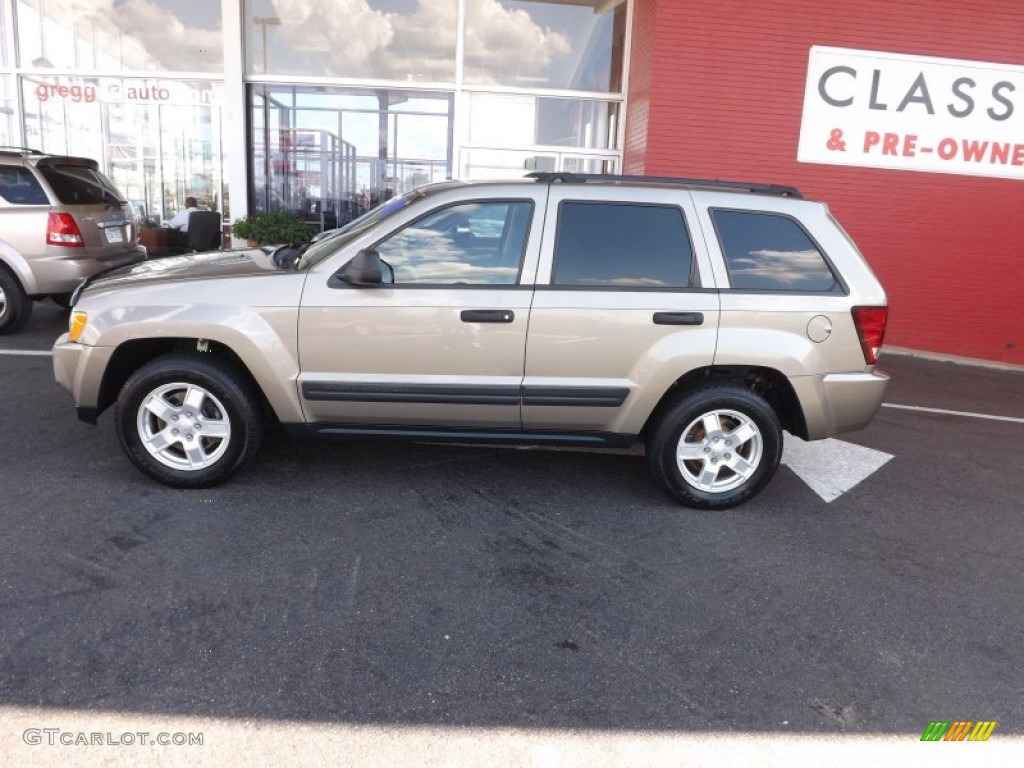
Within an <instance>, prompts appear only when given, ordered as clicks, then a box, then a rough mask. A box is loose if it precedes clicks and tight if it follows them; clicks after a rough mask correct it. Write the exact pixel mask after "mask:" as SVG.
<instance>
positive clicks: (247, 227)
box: [231, 210, 313, 245]
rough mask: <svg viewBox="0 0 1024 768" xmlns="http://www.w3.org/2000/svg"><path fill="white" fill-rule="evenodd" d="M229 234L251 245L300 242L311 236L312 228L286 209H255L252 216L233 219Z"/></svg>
mask: <svg viewBox="0 0 1024 768" xmlns="http://www.w3.org/2000/svg"><path fill="white" fill-rule="evenodd" d="M231 234H232V235H233V236H234V237H237V238H244V239H245V240H248V241H249V243H250V244H252V245H279V244H283V243H302V242H305V241H306V240H309V238H311V237H312V236H313V228H312V227H311V226H310V225H309V224H306V223H304V222H302V221H299V220H298V219H296V218H295V217H294V216H292V215H291V214H289V213H288V212H287V211H282V210H275V211H257V212H256V213H254V214H253V215H252V216H245V217H242V218H240V219H235V221H234V222H232V224H231Z"/></svg>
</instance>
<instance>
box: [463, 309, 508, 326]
mask: <svg viewBox="0 0 1024 768" xmlns="http://www.w3.org/2000/svg"><path fill="white" fill-rule="evenodd" d="M459 317H460V318H461V319H462V322H464V323H511V322H512V321H513V320H515V319H516V313H515V312H513V311H512V310H511V309H464V310H462V314H461V315H459Z"/></svg>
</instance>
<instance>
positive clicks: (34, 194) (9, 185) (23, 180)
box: [0, 165, 50, 205]
mask: <svg viewBox="0 0 1024 768" xmlns="http://www.w3.org/2000/svg"><path fill="white" fill-rule="evenodd" d="M0 198H3V199H4V201H5V202H8V203H12V204H14V205H49V204H50V201H49V200H48V199H47V198H46V192H45V191H44V190H43V188H42V187H41V186H40V184H39V182H38V181H37V180H36V177H35V176H33V175H32V171H30V170H28V169H27V168H21V167H19V166H12V165H5V166H0Z"/></svg>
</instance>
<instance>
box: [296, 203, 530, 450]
mask: <svg viewBox="0 0 1024 768" xmlns="http://www.w3.org/2000/svg"><path fill="white" fill-rule="evenodd" d="M545 192H546V187H545V186H543V185H527V184H520V185H514V186H513V187H512V188H511V189H509V188H507V187H506V188H500V189H499V188H495V187H490V188H482V189H481V190H480V194H479V196H474V197H473V199H470V200H467V199H465V193H464V192H460V191H459V190H455V191H451V192H449V193H448V194H447V195H446V194H444V193H442V194H440V195H435V196H429V197H427V198H426V199H424V200H420V201H418V202H417V203H416V204H414V205H413V206H411V208H410V210H409V211H406V212H403V215H402V216H397V215H396V216H394V217H392V218H391V219H388V220H386V221H385V222H383V224H384V225H386V227H387V230H386V231H385V232H383V233H382V232H381V231H380V229H379V228H378V229H376V230H374V231H372V232H370V233H369V234H367V235H366V236H363V237H361V238H359V239H357V240H356V241H354V242H352V243H351V244H350V245H349V246H346V247H345V248H344V249H342V251H341V252H339V253H338V254H337V255H336V256H335V257H332V258H331V259H328V260H327V261H326V262H325V264H324V266H323V268H320V269H317V270H315V272H314V273H313V274H310V276H309V277H308V278H307V281H306V288H305V290H304V293H303V297H302V303H301V308H300V313H299V354H300V361H301V362H300V365H301V374H300V377H299V394H300V397H301V400H302V404H303V408H304V410H305V414H306V419H307V421H309V422H313V423H316V424H318V425H320V426H321V428H323V429H327V430H329V431H336V430H340V431H344V430H345V429H346V428H347V427H346V425H347V426H348V427H353V428H354V427H358V426H359V425H363V426H364V427H365V425H376V426H379V427H384V428H395V429H399V428H410V427H412V428H417V427H418V428H427V427H434V428H440V427H455V428H462V429H469V430H473V429H477V430H479V429H485V430H486V429H518V428H519V427H520V423H521V422H520V387H521V385H522V378H523V358H524V355H525V347H526V327H527V321H528V314H529V308H530V301H531V297H532V292H533V280H534V276H535V274H536V266H537V257H538V252H539V249H540V226H539V222H540V221H541V220H542V216H543V210H544V208H543V206H544V198H545ZM460 197H461V199H460ZM535 219H536V221H537V222H538V225H537V226H534V220H535ZM367 248H368V249H371V250H372V251H373V252H375V253H376V254H377V255H379V258H380V261H381V264H382V267H383V273H384V279H385V280H386V281H387V282H385V283H384V284H380V285H373V286H363V287H355V286H353V285H351V284H349V283H346V282H345V281H344V280H342V279H340V276H339V275H338V269H340V268H341V267H342V266H343V265H344V264H345V263H347V262H348V261H349V260H351V258H352V257H353V256H354V255H355V254H356V253H357V252H358V251H360V250H362V249H367ZM353 431H360V430H359V429H353ZM363 431H365V430H363Z"/></svg>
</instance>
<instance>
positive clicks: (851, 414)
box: [790, 371, 889, 440]
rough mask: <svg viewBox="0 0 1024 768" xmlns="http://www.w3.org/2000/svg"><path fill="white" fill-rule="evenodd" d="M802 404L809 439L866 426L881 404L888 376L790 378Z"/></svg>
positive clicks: (844, 375) (882, 374)
mask: <svg viewBox="0 0 1024 768" xmlns="http://www.w3.org/2000/svg"><path fill="white" fill-rule="evenodd" d="M790 383H792V385H793V389H794V390H795V391H796V395H797V397H798V398H799V400H800V405H801V406H802V408H803V412H804V420H805V421H806V423H807V439H808V440H820V439H822V438H825V437H831V436H832V435H838V434H842V433H843V432H854V431H856V430H858V429H863V428H864V427H866V426H867V425H868V424H869V423H870V422H871V420H872V419H873V418H874V417H875V414H876V413H878V409H879V408H881V406H882V398H884V397H885V390H886V388H887V387H888V386H889V376H888V374H886V373H883V372H882V371H871V372H870V373H829V374H825V375H822V376H799V377H795V378H793V379H790Z"/></svg>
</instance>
